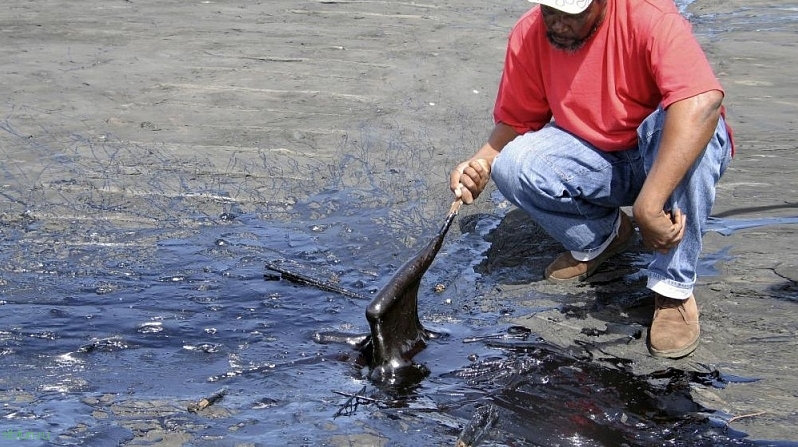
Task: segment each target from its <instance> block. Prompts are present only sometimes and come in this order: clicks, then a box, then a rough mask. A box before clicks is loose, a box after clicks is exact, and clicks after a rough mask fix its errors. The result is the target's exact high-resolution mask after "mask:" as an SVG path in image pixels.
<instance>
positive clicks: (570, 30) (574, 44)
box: [540, 0, 607, 52]
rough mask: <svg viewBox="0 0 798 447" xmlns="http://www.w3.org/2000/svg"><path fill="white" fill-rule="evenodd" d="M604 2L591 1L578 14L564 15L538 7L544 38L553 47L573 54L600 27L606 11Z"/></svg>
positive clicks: (546, 7)
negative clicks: (544, 32) (544, 28)
mask: <svg viewBox="0 0 798 447" xmlns="http://www.w3.org/2000/svg"><path fill="white" fill-rule="evenodd" d="M606 6H607V2H606V0H593V2H592V3H591V4H590V6H588V7H587V9H585V10H584V11H582V12H580V13H579V14H566V13H564V12H562V11H559V10H557V9H554V8H552V7H549V6H544V5H541V6H540V12H541V14H542V16H543V23H544V24H545V25H546V37H547V38H548V40H549V42H550V43H551V44H552V45H554V47H556V48H559V49H561V50H564V51H568V52H574V51H576V50H578V49H580V48H582V46H583V45H584V44H585V42H587V41H588V39H590V38H591V37H592V36H593V34H594V33H595V32H596V30H597V29H598V27H599V25H601V21H602V20H603V19H604V11H605V10H606Z"/></svg>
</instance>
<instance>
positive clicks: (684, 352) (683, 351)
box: [648, 338, 699, 359]
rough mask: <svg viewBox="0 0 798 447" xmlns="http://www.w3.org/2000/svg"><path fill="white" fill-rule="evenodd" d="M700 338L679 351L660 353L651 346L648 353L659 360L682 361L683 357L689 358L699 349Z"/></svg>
mask: <svg viewBox="0 0 798 447" xmlns="http://www.w3.org/2000/svg"><path fill="white" fill-rule="evenodd" d="M698 340H699V339H698V338H696V339H695V341H693V342H692V343H690V344H689V345H687V346H686V347H684V348H682V349H679V350H678V351H659V350H657V349H655V348H653V347H651V345H649V346H648V352H650V353H651V355H653V356H654V357H659V358H666V359H680V358H682V357H687V356H688V355H690V354H692V353H693V352H694V351H695V350H696V348H698Z"/></svg>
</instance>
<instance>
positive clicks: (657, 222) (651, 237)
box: [635, 209, 687, 253]
mask: <svg viewBox="0 0 798 447" xmlns="http://www.w3.org/2000/svg"><path fill="white" fill-rule="evenodd" d="M635 220H637V224H638V227H639V228H640V236H641V237H642V239H643V245H644V246H645V247H647V248H650V249H652V250H656V251H658V252H660V253H668V252H669V251H670V250H671V249H672V248H674V247H676V246H677V245H679V243H680V242H681V241H682V238H683V237H684V229H685V223H686V222H687V215H686V214H682V211H681V210H679V209H676V210H674V211H673V212H672V213H669V212H666V211H661V212H660V213H659V214H658V215H656V216H651V217H650V218H647V217H645V216H635Z"/></svg>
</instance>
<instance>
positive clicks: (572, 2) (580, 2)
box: [529, 0, 593, 14]
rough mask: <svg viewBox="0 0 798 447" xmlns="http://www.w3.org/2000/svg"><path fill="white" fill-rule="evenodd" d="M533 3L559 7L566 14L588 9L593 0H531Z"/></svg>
mask: <svg viewBox="0 0 798 447" xmlns="http://www.w3.org/2000/svg"><path fill="white" fill-rule="evenodd" d="M529 1H530V2H532V3H540V4H541V5H546V6H548V7H550V8H554V9H559V10H560V11H562V12H564V13H566V14H579V13H580V12H582V11H584V10H585V9H587V7H588V6H590V3H591V2H592V1H593V0H529Z"/></svg>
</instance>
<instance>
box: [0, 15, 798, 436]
mask: <svg viewBox="0 0 798 447" xmlns="http://www.w3.org/2000/svg"><path fill="white" fill-rule="evenodd" d="M528 7H529V5H528V3H527V2H525V1H521V0H517V1H505V2H480V1H477V0H465V1H454V0H435V1H431V0H430V1H428V2H395V1H376V0H363V1H357V0H315V1H295V0H264V1H243V0H230V1H218V2H216V1H199V0H196V1H166V2H164V1H155V0H114V1H107V0H84V1H81V2H64V1H60V0H38V1H36V2H30V1H24V0H8V1H6V2H4V5H3V8H2V10H1V11H0V24H2V26H0V41H1V42H2V45H0V61H1V63H2V72H0V80H1V81H2V85H3V89H2V92H1V93H0V113H2V118H3V120H1V121H0V129H2V132H0V150H2V152H3V159H2V160H1V161H0V162H1V163H2V168H3V185H2V190H0V191H2V192H3V194H4V197H5V198H6V200H4V201H3V203H2V204H0V219H1V220H2V223H3V224H4V225H6V226H13V225H17V224H19V222H23V221H25V220H26V219H37V220H38V221H39V222H41V223H42V225H44V226H47V227H51V228H55V229H58V228H62V229H64V231H76V230H75V228H76V227H80V225H82V224H81V222H85V221H86V220H88V219H92V221H96V219H99V218H101V219H107V220H109V221H112V222H115V224H116V225H130V226H132V227H141V226H147V225H155V223H154V222H156V221H157V220H158V219H161V218H164V217H168V218H172V217H178V218H179V217H180V216H172V215H169V211H168V204H169V203H170V202H169V201H170V200H174V199H175V198H180V199H181V200H184V201H194V202H196V203H197V204H198V206H199V205H202V206H203V207H204V208H203V209H204V212H205V213H207V214H208V215H213V214H218V213H220V212H224V211H225V210H226V209H228V208H229V206H230V203H231V202H234V203H235V205H236V206H237V207H239V208H240V209H241V210H242V211H249V212H261V213H263V214H264V215H267V216H270V217H273V216H277V215H279V212H280V210H282V209H287V208H289V207H290V206H291V204H292V203H293V202H294V201H296V200H297V198H299V197H301V196H302V194H307V193H308V191H317V190H320V189H322V188H324V187H326V186H327V185H328V184H329V183H330V182H333V181H337V182H339V183H342V184H343V186H347V184H349V185H355V184H356V182H357V178H358V175H357V172H356V171H357V170H359V169H364V167H367V168H368V169H372V170H373V172H376V173H377V174H375V175H376V176H377V178H380V179H383V177H381V174H379V173H380V172H382V171H383V170H386V169H387V170H388V171H389V172H392V173H396V172H398V173H399V174H400V176H399V177H398V178H399V179H400V180H397V181H394V180H391V179H392V178H394V179H395V178H397V177H396V176H394V177H390V176H386V177H384V179H383V181H384V183H383V187H384V189H385V190H386V191H388V193H389V194H388V196H387V197H385V198H384V200H385V202H386V204H390V203H394V202H401V201H403V200H412V198H408V197H404V196H403V191H404V189H405V187H404V185H403V183H402V182H405V181H407V180H408V179H409V180H413V179H423V180H424V182H425V183H426V184H427V185H430V186H429V187H430V188H439V189H440V190H441V193H440V200H438V201H437V202H436V203H434V204H431V205H430V207H431V208H434V207H436V206H438V205H439V204H441V203H447V201H448V200H450V199H449V198H448V196H446V190H445V186H444V182H445V178H446V174H447V173H448V170H449V169H450V168H451V167H452V166H453V165H454V163H455V162H457V161H459V160H461V159H462V158H464V157H466V156H468V155H470V154H471V153H472V152H473V150H474V149H475V148H476V147H477V146H478V145H479V144H481V142H482V140H483V138H485V136H486V134H487V132H488V130H489V128H490V126H491V118H490V110H491V106H492V101H493V97H494V95H495V89H496V83H497V81H498V77H499V74H500V70H501V61H502V57H503V51H504V43H505V37H506V34H507V32H508V30H509V28H510V26H511V25H512V24H513V23H514V21H515V19H516V18H517V17H518V16H520V14H522V13H523V11H524V10H525V9H526V8H528ZM688 13H689V14H691V16H692V18H693V21H694V23H695V30H696V32H697V35H698V36H699V39H700V40H701V42H702V44H703V45H704V47H705V49H706V51H707V54H708V55H709V58H710V60H711V62H712V63H713V65H714V67H715V68H716V71H717V74H718V77H719V78H720V80H721V82H722V83H723V84H724V86H725V87H726V89H727V100H726V105H727V108H728V117H729V121H730V122H731V124H732V125H733V127H734V129H735V131H736V135H737V141H738V156H737V157H736V160H735V162H734V163H733V165H732V166H731V168H730V170H729V171H728V172H727V174H726V176H725V177H724V179H723V182H722V184H721V186H720V189H719V191H718V200H717V204H716V207H715V211H714V214H715V215H716V216H718V217H720V218H722V219H721V222H720V224H719V225H726V226H727V227H728V226H729V225H731V231H730V233H731V234H729V235H722V234H720V233H718V232H712V233H709V234H708V235H707V237H706V239H705V241H706V245H705V253H706V254H707V256H708V259H710V260H711V261H713V262H714V263H712V265H711V266H710V267H711V268H713V269H715V270H717V274H715V275H709V276H706V277H704V278H701V284H700V287H699V289H698V293H697V294H698V299H699V305H700V307H701V310H702V321H703V327H702V329H703V338H702V344H701V346H700V347H699V349H698V350H697V351H696V353H695V355H694V356H692V357H690V358H688V359H685V360H681V361H675V362H669V361H662V360H656V359H653V358H651V357H649V356H648V354H647V353H646V350H645V342H644V338H645V337H643V339H640V340H634V341H633V342H630V343H628V344H627V343H614V341H617V340H618V339H619V338H621V339H624V338H629V334H630V331H631V333H633V332H634V330H635V328H637V329H640V328H642V329H643V332H645V330H644V329H645V325H646V324H647V323H648V318H650V312H651V308H650V303H649V302H648V301H647V300H646V299H645V297H644V296H643V295H641V293H639V292H629V290H637V289H639V288H640V285H641V282H640V281H641V280H630V281H629V282H628V283H626V284H625V286H624V287H623V288H619V286H617V285H615V286H609V287H605V286H603V285H602V283H601V282H598V283H593V284H591V285H587V286H584V287H579V288H574V289H564V288H558V287H554V286H550V285H547V284H545V283H542V282H539V281H538V280H539V277H540V274H539V272H538V270H539V269H538V270H534V269H532V268H531V267H535V268H538V267H540V266H542V265H545V261H546V260H548V259H550V258H549V257H550V256H554V252H556V250H557V248H556V247H554V246H550V245H546V244H540V243H537V242H540V241H539V240H537V241H536V240H535V238H534V231H533V230H532V229H530V233H529V235H527V236H525V237H527V238H528V239H529V242H530V244H534V249H533V248H529V247H531V246H532V245H529V246H527V248H526V249H523V250H526V251H523V250H522V251H521V252H518V250H517V249H516V251H513V248H512V246H516V247H517V246H519V245H521V244H519V243H514V244H506V243H505V244H504V245H503V244H502V243H501V242H500V240H501V239H500V238H498V236H501V235H502V234H503V233H501V231H508V232H510V233H515V234H518V231H513V230H518V229H523V228H530V227H531V226H530V224H529V222H528V221H526V220H525V219H524V218H523V216H518V215H517V214H514V213H511V214H510V215H509V216H508V217H507V219H505V222H503V224H502V227H500V228H499V229H498V230H497V233H495V234H494V239H495V244H494V248H493V249H492V252H491V253H490V255H489V259H488V262H487V264H486V266H483V268H484V269H485V271H489V272H494V273H496V274H500V270H501V269H503V268H504V269H506V268H517V269H527V270H528V271H529V279H530V281H531V282H528V283H525V284H506V285H504V286H503V287H499V288H496V289H495V290H492V291H491V292H490V293H488V294H487V295H488V297H487V298H488V299H489V298H490V297H491V296H497V295H501V296H502V297H508V296H509V297H512V298H517V299H518V300H519V302H527V301H529V299H530V297H532V296H534V297H535V300H536V302H535V305H536V306H538V307H540V308H545V307H546V305H547V300H546V299H541V298H540V296H541V295H542V296H549V297H551V299H550V300H549V301H550V303H549V304H552V305H555V304H558V303H561V302H562V300H561V296H563V295H566V296H567V298H566V300H568V303H569V304H571V306H568V307H567V309H569V310H567V311H566V310H547V311H541V312H537V313H535V314H530V315H524V316H516V319H517V321H519V322H522V323H524V324H527V325H529V326H530V327H532V328H533V329H534V330H535V332H537V333H538V334H540V335H541V336H542V337H543V338H545V339H547V340H549V341H552V342H556V343H560V344H563V345H573V344H574V343H576V341H575V340H586V341H588V342H590V343H594V344H596V345H597V346H598V345H602V343H605V342H606V344H605V345H602V346H604V348H603V349H605V350H606V351H607V352H608V353H611V354H616V355H619V356H622V357H626V358H631V359H633V360H634V361H635V365H636V366H635V367H636V368H637V369H639V370H640V371H641V372H645V371H651V370H655V369H663V368H666V367H668V366H676V367H680V368H695V369H706V368H717V369H719V370H720V371H722V372H726V373H728V374H734V375H738V376H743V377H749V378H759V379H761V380H760V381H758V382H756V383H748V384H744V385H743V384H731V385H729V386H728V387H726V388H725V389H722V390H718V389H696V395H697V398H698V399H699V400H700V401H704V402H706V403H707V405H708V406H710V407H711V408H716V409H720V410H723V411H725V412H727V413H728V414H729V415H730V417H733V418H734V419H733V420H732V421H730V425H731V426H732V427H734V428H738V429H740V430H742V431H745V432H747V433H749V434H750V435H751V437H752V438H754V439H785V440H796V441H798V410H796V409H798V379H796V376H795V373H794V371H795V370H796V369H798V352H796V347H797V346H798V343H797V342H796V338H795V337H796V332H798V329H796V324H795V321H796V317H798V285H796V281H798V255H796V253H795V250H794V247H793V246H792V244H793V243H795V241H796V237H795V225H794V222H791V221H790V220H789V219H788V218H794V217H795V216H796V214H798V213H796V206H798V176H796V175H795V174H794V173H795V170H796V167H797V166H798V154H796V151H795V148H794V144H795V137H794V136H793V133H792V131H793V128H794V127H795V119H796V118H795V117H796V112H798V85H797V84H798V79H796V77H795V76H794V65H795V63H796V61H798V47H796V46H795V43H794V40H795V39H794V38H795V35H796V31H798V25H796V23H798V22H796V21H795V16H796V14H798V13H796V8H795V7H787V6H783V5H781V6H780V5H779V4H778V2H772V1H771V2H769V1H765V0H750V1H746V2H741V1H739V0H736V1H732V2H721V1H719V0H698V1H697V2H696V3H694V4H693V5H691V6H690V8H689V9H688ZM347 160H352V163H351V164H347ZM355 161H357V163H355ZM328 166H335V167H337V168H340V169H341V172H336V171H335V170H327V169H326V167H328ZM352 171H355V172H354V173H353V172H352ZM347 182H349V183H347ZM209 185H211V186H212V187H209ZM493 206H494V204H493V203H491V202H490V201H489V200H487V199H485V200H481V201H480V203H479V204H477V205H475V206H472V207H470V208H468V209H467V210H465V214H468V213H476V212H492V209H493ZM136 210H139V211H138V212H136ZM437 210H438V213H437V214H436V213H435V212H434V211H430V213H429V217H430V218H433V217H434V218H437V217H438V216H440V208H438V209H437ZM91 216H93V217H91ZM187 224H190V222H188V223H187ZM520 240H523V237H521V239H520ZM543 249H545V251H541V250H543ZM502 250H504V251H502ZM533 255H535V256H533ZM537 255H539V258H538V257H536V256H537ZM547 256H549V257H547ZM523 259H526V260H527V262H522V261H521V260H523ZM626 259H627V260H631V261H632V263H634V259H635V258H634V256H630V257H627V258H626ZM622 261H623V260H622ZM715 261H716V262H715ZM530 266H531V267H530ZM533 270H534V271H533ZM515 278H516V279H517V275H516V276H515ZM632 278H634V275H633V276H632ZM515 282H517V281H515ZM627 286H628V287H627ZM594 297H595V298H594ZM555 298H556V299H555ZM583 328H596V329H597V330H598V331H599V332H600V333H602V334H603V335H599V336H596V335H595V334H596V333H592V335H586V333H590V332H589V331H583ZM610 328H615V330H607V329H610ZM618 328H620V329H618ZM602 331H603V332H602ZM632 338H634V337H632Z"/></svg>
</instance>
